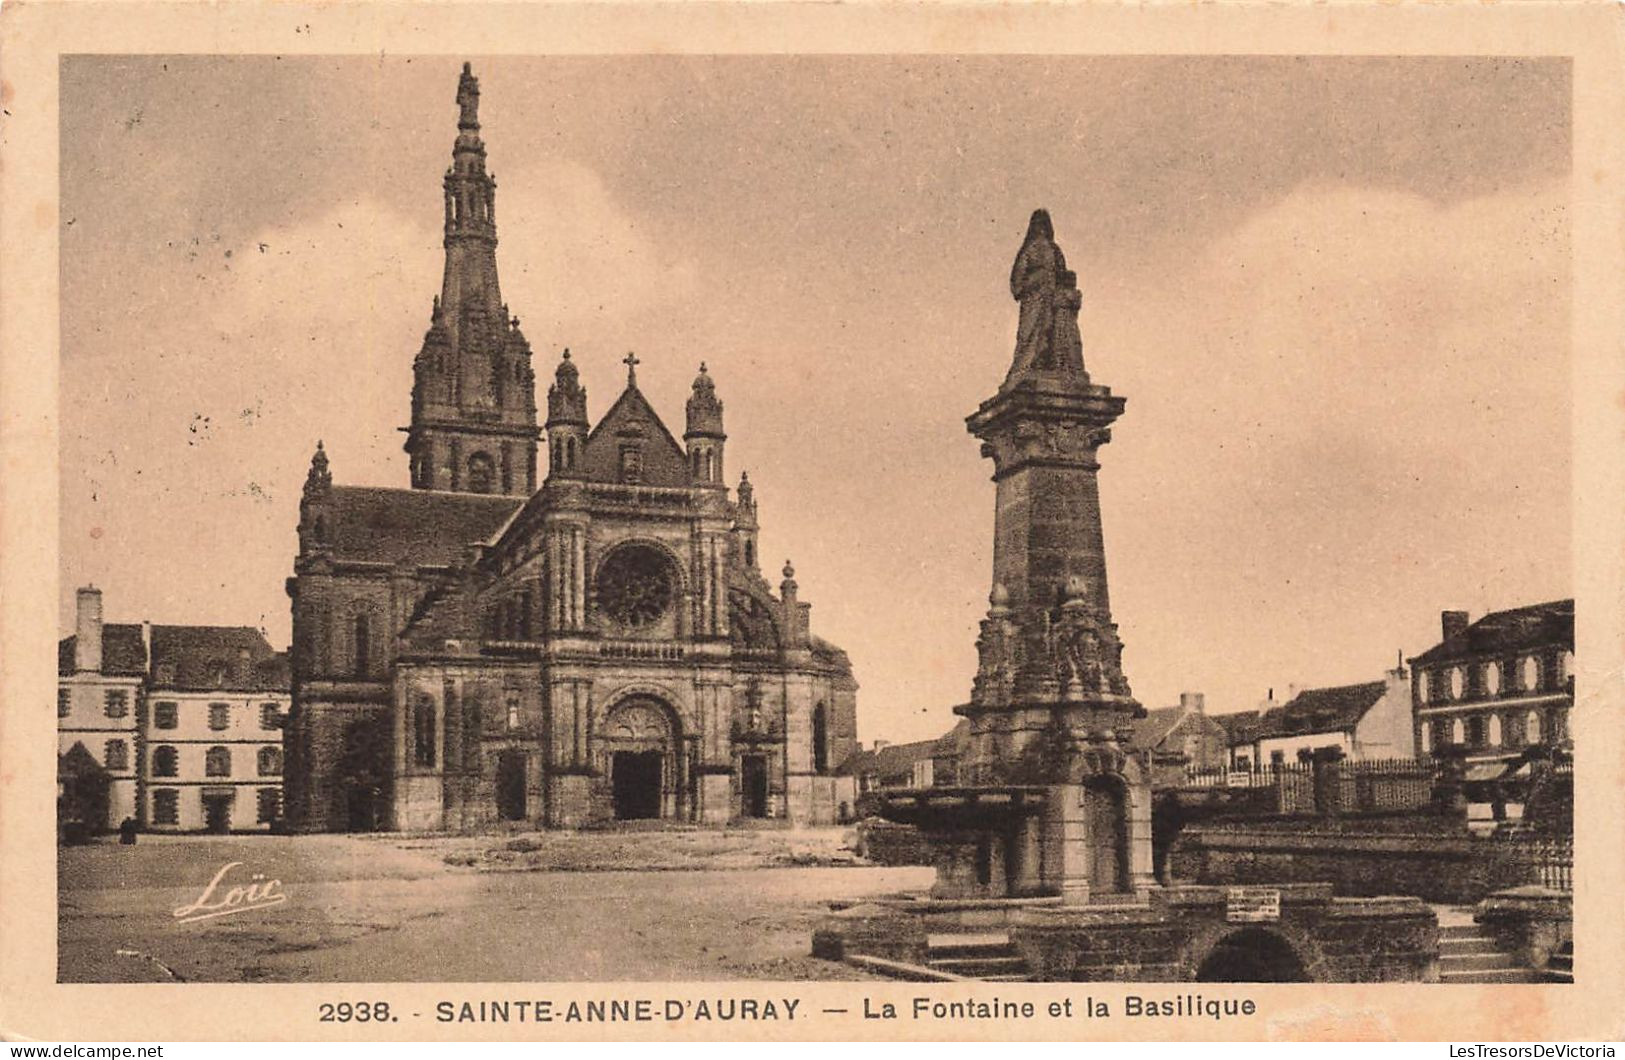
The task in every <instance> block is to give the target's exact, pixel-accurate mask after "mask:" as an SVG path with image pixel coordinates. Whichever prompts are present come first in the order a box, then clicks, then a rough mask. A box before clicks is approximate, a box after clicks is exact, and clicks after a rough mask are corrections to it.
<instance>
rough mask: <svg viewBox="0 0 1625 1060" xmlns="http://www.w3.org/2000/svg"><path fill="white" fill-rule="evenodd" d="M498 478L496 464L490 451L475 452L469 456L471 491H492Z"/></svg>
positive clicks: (469, 488)
mask: <svg viewBox="0 0 1625 1060" xmlns="http://www.w3.org/2000/svg"><path fill="white" fill-rule="evenodd" d="M495 480H496V465H495V464H493V463H492V461H491V455H490V454H489V453H475V454H474V455H473V456H471V457H469V458H468V490H469V492H470V493H490V492H491V490H492V488H493V486H494V485H495Z"/></svg>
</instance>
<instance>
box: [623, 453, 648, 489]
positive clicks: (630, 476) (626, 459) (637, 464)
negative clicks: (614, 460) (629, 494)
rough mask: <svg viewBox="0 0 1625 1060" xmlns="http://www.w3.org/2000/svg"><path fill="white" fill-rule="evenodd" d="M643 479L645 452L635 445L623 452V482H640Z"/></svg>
mask: <svg viewBox="0 0 1625 1060" xmlns="http://www.w3.org/2000/svg"><path fill="white" fill-rule="evenodd" d="M642 478H643V452H642V450H640V449H638V447H637V446H635V445H629V446H627V447H625V448H624V449H622V450H621V481H622V482H634V483H635V482H638V481H641V480H642Z"/></svg>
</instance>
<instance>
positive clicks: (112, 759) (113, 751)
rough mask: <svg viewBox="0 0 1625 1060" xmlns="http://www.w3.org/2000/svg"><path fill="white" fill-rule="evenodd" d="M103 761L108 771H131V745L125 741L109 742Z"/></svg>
mask: <svg viewBox="0 0 1625 1060" xmlns="http://www.w3.org/2000/svg"><path fill="white" fill-rule="evenodd" d="M103 760H104V761H105V762H106V764H107V768H108V769H129V768H130V745H129V744H127V743H125V742H124V741H123V740H108V741H107V748H106V750H105V757H104V759H103Z"/></svg>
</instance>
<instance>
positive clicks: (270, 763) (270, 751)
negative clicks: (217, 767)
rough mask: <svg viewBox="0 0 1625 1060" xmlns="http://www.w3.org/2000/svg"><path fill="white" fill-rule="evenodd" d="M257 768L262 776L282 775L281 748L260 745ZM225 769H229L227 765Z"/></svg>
mask: <svg viewBox="0 0 1625 1060" xmlns="http://www.w3.org/2000/svg"><path fill="white" fill-rule="evenodd" d="M259 770H260V776H262V777H280V776H281V775H282V749H281V748H279V747H261V748H260V753H259ZM227 771H228V772H229V771H230V770H229V767H228V770H227Z"/></svg>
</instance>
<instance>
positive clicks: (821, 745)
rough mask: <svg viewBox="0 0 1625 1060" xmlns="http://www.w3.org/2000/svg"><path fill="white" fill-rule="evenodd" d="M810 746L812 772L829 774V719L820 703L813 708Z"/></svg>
mask: <svg viewBox="0 0 1625 1060" xmlns="http://www.w3.org/2000/svg"><path fill="white" fill-rule="evenodd" d="M812 745H813V746H812V751H813V772H815V773H827V772H829V718H828V714H827V712H826V711H825V710H824V704H822V703H820V704H818V706H816V707H814V708H813V717H812Z"/></svg>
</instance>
